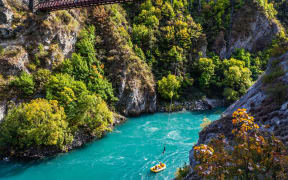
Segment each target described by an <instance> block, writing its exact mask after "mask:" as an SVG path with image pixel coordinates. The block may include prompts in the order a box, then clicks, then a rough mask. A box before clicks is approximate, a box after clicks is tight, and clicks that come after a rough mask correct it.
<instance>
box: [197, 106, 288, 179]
mask: <svg viewBox="0 0 288 180" xmlns="http://www.w3.org/2000/svg"><path fill="white" fill-rule="evenodd" d="M232 123H233V125H234V126H235V129H233V130H232V134H233V135H234V137H233V142H232V143H230V144H228V143H227V141H226V138H225V136H223V135H221V136H219V137H217V138H215V139H213V140H212V141H211V142H210V143H209V144H208V145H204V144H201V145H199V146H195V147H194V157H195V159H196V160H197V161H198V164H197V165H196V166H195V168H194V170H195V172H196V173H197V174H198V175H199V176H201V177H203V178H207V179H234V178H236V179H264V178H267V179H285V178H287V173H288V153H287V149H286V147H285V146H284V145H283V143H282V142H281V141H280V140H278V139H277V138H275V137H274V136H273V135H272V136H271V135H270V134H268V133H264V132H263V131H260V130H259V129H260V128H259V125H257V124H256V123H255V122H254V118H253V117H252V116H251V115H249V114H248V113H247V111H246V109H238V110H237V111H235V112H234V113H233V120H232Z"/></svg>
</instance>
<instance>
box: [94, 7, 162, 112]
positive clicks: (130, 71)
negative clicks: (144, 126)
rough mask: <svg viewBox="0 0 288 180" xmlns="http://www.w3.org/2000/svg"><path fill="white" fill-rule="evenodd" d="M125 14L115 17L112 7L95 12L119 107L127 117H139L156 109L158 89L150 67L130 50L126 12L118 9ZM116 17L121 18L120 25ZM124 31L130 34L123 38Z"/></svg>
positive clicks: (119, 8)
mask: <svg viewBox="0 0 288 180" xmlns="http://www.w3.org/2000/svg"><path fill="white" fill-rule="evenodd" d="M117 8H118V9H117V10H118V11H119V12H121V15H120V14H118V16H120V18H119V17H116V16H115V15H114V14H113V9H111V8H110V7H109V6H106V7H105V8H104V7H96V8H94V9H93V14H94V17H100V18H94V20H93V24H95V26H96V27H97V30H98V35H99V36H100V37H101V38H102V40H103V42H102V43H100V44H99V45H98V46H99V47H103V46H104V47H105V53H103V56H105V58H104V59H105V61H104V62H105V67H108V68H107V71H108V78H109V79H110V80H111V82H112V84H113V87H114V88H115V89H116V93H117V96H118V98H119V101H118V102H117V104H116V108H117V109H118V110H119V111H120V112H122V113H123V114H124V115H132V116H135V115H139V114H141V113H151V112H155V110H156V89H155V82H154V77H153V74H152V72H151V69H150V67H148V65H147V64H146V63H145V62H143V61H142V60H141V59H140V58H139V57H138V56H136V55H135V53H134V52H133V50H132V49H131V48H130V47H129V42H128V41H129V39H130V37H129V36H128V35H127V34H128V29H129V24H128V22H127V20H126V17H125V15H126V14H125V12H124V10H123V9H122V8H121V7H120V6H117ZM112 18H119V19H121V21H122V23H116V22H115V21H113V20H112ZM123 31H124V32H125V34H126V35H123Z"/></svg>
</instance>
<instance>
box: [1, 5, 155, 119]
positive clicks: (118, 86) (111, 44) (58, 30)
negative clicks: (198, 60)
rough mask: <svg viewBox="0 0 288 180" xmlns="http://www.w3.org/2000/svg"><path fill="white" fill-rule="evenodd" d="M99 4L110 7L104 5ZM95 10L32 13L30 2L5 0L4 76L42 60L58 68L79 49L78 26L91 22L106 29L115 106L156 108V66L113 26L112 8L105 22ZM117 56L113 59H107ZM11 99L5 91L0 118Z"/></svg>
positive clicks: (131, 110) (129, 110) (130, 111)
mask: <svg viewBox="0 0 288 180" xmlns="http://www.w3.org/2000/svg"><path fill="white" fill-rule="evenodd" d="M116 6H118V5H116ZM99 9H100V10H103V11H105V10H104V6H100V7H98V10H99ZM93 12H94V13H93ZM95 12H97V8H87V9H85V8H82V9H74V10H69V11H65V10H62V11H56V12H51V13H38V14H33V13H31V12H30V11H29V10H28V2H26V1H18V0H1V1H0V15H1V18H0V51H1V53H0V74H1V75H2V76H3V79H4V81H5V80H7V79H8V78H10V77H11V76H16V75H19V74H20V72H22V71H25V72H28V73H30V72H32V71H33V69H34V68H35V64H37V63H39V62H37V61H38V60H40V61H41V66H42V67H44V68H46V69H49V70H53V69H55V68H56V67H57V66H58V65H59V64H60V63H61V62H62V61H63V60H64V59H65V58H69V57H70V55H71V53H72V52H73V51H74V48H75V43H76V41H77V35H78V33H79V31H80V30H81V29H82V28H83V27H85V26H86V25H87V24H98V25H99V26H97V28H99V29H97V31H98V32H107V33H100V34H99V36H100V37H101V39H102V40H103V44H105V48H102V50H104V51H105V52H106V53H105V56H101V53H99V54H98V55H97V56H98V57H99V59H100V60H101V61H103V62H104V63H105V69H106V71H107V72H108V73H107V76H108V79H110V80H113V82H112V83H113V87H114V88H115V90H116V91H117V92H116V94H117V95H118V98H119V102H118V103H117V107H116V108H117V109H118V110H119V111H120V112H121V113H123V114H124V115H138V114H140V113H142V112H154V111H155V109H156V93H155V83H154V81H153V76H152V73H151V70H150V69H149V68H148V66H147V65H146V64H145V63H144V62H141V61H140V59H139V58H138V57H137V56H136V55H134V52H132V51H131V49H129V48H126V49H125V48H123V47H125V46H126V47H127V42H119V39H120V38H119V32H117V29H115V28H114V29H113V27H110V26H109V23H111V22H109V21H110V19H111V18H110V16H111V11H109V10H107V12H105V13H106V22H108V24H106V26H105V25H104V24H105V23H104V24H102V25H101V26H100V24H101V23H102V22H103V18H102V19H101V18H98V16H97V15H99V14H97V13H95ZM101 13H102V11H101ZM109 13H110V14H109ZM124 18H125V17H124ZM104 21H105V20H104ZM110 25H111V24H110ZM125 28H128V26H126V27H125ZM115 52H116V54H115ZM113 55H116V56H115V59H114V61H107V57H112V56H113ZM128 62H129V63H128ZM132 62H133V63H132ZM151 79H152V80H151ZM8 94H9V93H8ZM11 98H14V97H9V96H4V97H3V96H1V99H0V102H2V103H1V111H0V120H1V119H3V117H4V114H5V112H6V109H7V106H6V103H4V102H6V101H9V100H11ZM118 107H119V108H118Z"/></svg>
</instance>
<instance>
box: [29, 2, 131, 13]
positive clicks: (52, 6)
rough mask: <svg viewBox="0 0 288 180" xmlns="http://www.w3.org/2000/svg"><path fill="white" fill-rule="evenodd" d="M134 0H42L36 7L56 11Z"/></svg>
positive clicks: (39, 9)
mask: <svg viewBox="0 0 288 180" xmlns="http://www.w3.org/2000/svg"><path fill="white" fill-rule="evenodd" d="M132 1H133V0H54V1H53V0H52V1H45V2H40V3H39V4H37V5H36V6H35V7H34V9H35V10H36V11H54V10H60V9H70V8H77V7H85V6H93V5H103V4H114V3H123V2H132Z"/></svg>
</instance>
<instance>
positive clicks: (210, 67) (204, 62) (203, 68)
mask: <svg viewBox="0 0 288 180" xmlns="http://www.w3.org/2000/svg"><path fill="white" fill-rule="evenodd" d="M214 69H215V65H214V64H213V60H212V59H210V58H200V59H199V61H198V70H199V71H200V73H201V76H200V78H199V84H200V87H201V88H207V87H209V85H210V83H211V78H212V76H213V75H214Z"/></svg>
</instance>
